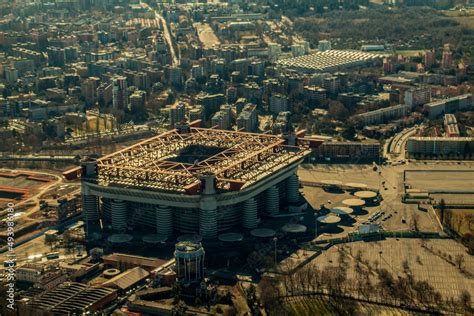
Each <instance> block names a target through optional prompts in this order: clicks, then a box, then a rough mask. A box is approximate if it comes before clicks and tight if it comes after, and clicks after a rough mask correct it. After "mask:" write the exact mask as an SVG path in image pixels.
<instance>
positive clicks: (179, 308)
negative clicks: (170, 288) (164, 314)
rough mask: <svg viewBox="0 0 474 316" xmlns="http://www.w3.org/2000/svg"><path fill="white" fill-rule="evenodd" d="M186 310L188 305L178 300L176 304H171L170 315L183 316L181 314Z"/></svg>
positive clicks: (184, 313)
mask: <svg viewBox="0 0 474 316" xmlns="http://www.w3.org/2000/svg"><path fill="white" fill-rule="evenodd" d="M187 310H188V306H187V305H186V304H185V303H184V302H183V301H181V300H180V301H179V302H178V303H177V304H175V305H173V308H171V315H173V316H183V315H186V311H187Z"/></svg>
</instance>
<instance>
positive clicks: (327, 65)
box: [276, 50, 384, 72]
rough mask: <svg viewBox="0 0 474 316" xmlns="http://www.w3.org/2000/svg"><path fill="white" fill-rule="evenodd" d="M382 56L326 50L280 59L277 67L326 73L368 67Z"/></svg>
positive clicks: (350, 51) (351, 51)
mask: <svg viewBox="0 0 474 316" xmlns="http://www.w3.org/2000/svg"><path fill="white" fill-rule="evenodd" d="M383 56H384V54H379V53H368V52H361V51H353V50H328V51H324V52H316V53H314V54H311V55H304V56H299V57H294V58H287V59H282V60H279V61H277V62H276V64H277V65H280V66H283V67H286V68H290V69H295V70H299V71H305V72H326V71H333V70H337V69H344V68H350V67H355V66H364V65H368V64H370V63H371V62H373V61H375V60H378V59H381V58H382V57H383Z"/></svg>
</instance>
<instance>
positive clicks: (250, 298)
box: [245, 284, 258, 311]
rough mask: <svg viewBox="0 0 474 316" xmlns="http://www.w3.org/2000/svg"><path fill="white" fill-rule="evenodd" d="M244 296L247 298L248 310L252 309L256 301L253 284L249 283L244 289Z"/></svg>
mask: <svg viewBox="0 0 474 316" xmlns="http://www.w3.org/2000/svg"><path fill="white" fill-rule="evenodd" d="M245 298H246V299H247V305H248V306H249V308H250V310H251V311H253V310H254V309H255V306H256V305H257V303H258V299H257V291H256V289H255V285H253V284H250V286H249V287H248V288H247V289H246V290H245Z"/></svg>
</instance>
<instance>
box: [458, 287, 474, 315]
mask: <svg viewBox="0 0 474 316" xmlns="http://www.w3.org/2000/svg"><path fill="white" fill-rule="evenodd" d="M459 304H460V305H461V306H462V308H463V309H464V310H465V311H466V312H469V311H471V309H472V308H471V305H472V303H471V294H470V293H469V292H468V291H466V290H463V291H462V293H461V295H460V297H459Z"/></svg>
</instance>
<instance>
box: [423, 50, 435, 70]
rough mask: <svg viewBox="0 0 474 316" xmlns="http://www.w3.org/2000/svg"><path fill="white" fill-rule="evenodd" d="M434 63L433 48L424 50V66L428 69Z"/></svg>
mask: <svg viewBox="0 0 474 316" xmlns="http://www.w3.org/2000/svg"><path fill="white" fill-rule="evenodd" d="M434 63H435V51H434V49H431V50H427V51H426V52H425V68H426V69H430V68H431V67H433V65H434Z"/></svg>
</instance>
